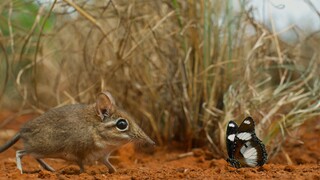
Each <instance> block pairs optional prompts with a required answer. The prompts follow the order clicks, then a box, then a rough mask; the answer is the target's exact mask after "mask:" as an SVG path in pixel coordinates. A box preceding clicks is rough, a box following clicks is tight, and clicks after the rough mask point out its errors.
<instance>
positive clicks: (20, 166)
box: [16, 150, 27, 174]
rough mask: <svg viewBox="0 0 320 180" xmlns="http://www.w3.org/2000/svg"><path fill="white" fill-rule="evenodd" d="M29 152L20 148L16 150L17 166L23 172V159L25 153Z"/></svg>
mask: <svg viewBox="0 0 320 180" xmlns="http://www.w3.org/2000/svg"><path fill="white" fill-rule="evenodd" d="M26 154H27V152H26V151H25V150H18V151H16V163H17V168H18V169H19V170H20V172H21V174H23V171H22V165H21V159H22V157H23V156H24V155H26Z"/></svg>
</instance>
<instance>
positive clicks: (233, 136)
mask: <svg viewBox="0 0 320 180" xmlns="http://www.w3.org/2000/svg"><path fill="white" fill-rule="evenodd" d="M235 136H236V135H235V134H230V135H229V136H228V139H229V140H230V141H234V138H235Z"/></svg>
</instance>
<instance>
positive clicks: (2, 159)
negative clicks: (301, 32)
mask: <svg viewBox="0 0 320 180" xmlns="http://www.w3.org/2000/svg"><path fill="white" fill-rule="evenodd" d="M9 114H10V113H1V114H0V123H1V122H2V121H3V120H4V119H5V118H6V117H8V115H9ZM30 118H31V117H30V116H25V117H23V118H22V119H21V118H19V119H18V120H15V121H13V122H11V123H9V124H7V125H6V126H5V127H3V128H2V129H13V130H15V131H16V130H17V129H18V127H19V126H20V124H21V122H23V121H24V120H25V119H30ZM312 123H316V125H314V124H312V125H311V123H309V124H307V125H305V126H304V128H302V129H303V133H301V134H302V136H301V139H300V140H301V141H300V143H297V142H299V141H292V142H291V141H290V142H288V143H287V145H286V146H285V147H284V151H283V152H286V154H287V157H289V159H290V160H291V163H292V164H291V165H288V158H286V156H285V155H284V154H285V153H281V152H280V153H279V154H278V155H277V156H276V157H275V158H273V159H271V160H270V161H269V162H268V163H267V164H265V165H264V166H263V167H260V168H241V169H235V168H233V167H230V166H229V165H228V164H227V162H226V161H225V160H224V159H212V155H211V154H210V152H209V151H208V150H206V149H205V148H204V149H194V150H192V151H191V152H184V151H181V150H176V149H175V150H169V149H165V148H155V149H154V150H153V151H150V152H149V153H143V152H137V150H135V149H137V148H134V146H133V145H132V144H129V145H126V146H124V147H122V148H121V149H120V150H119V151H118V152H117V153H115V156H116V157H115V158H113V159H111V162H112V163H113V165H114V166H115V167H116V168H117V172H116V173H114V174H109V173H108V170H107V168H106V167H105V166H103V165H99V164H98V165H92V166H86V173H82V174H79V168H78V167H77V166H76V165H70V164H68V163H67V162H65V161H62V160H54V159H47V160H46V162H47V163H48V164H50V165H51V166H52V167H54V168H55V169H56V172H55V173H52V172H48V171H45V170H42V169H41V167H40V166H39V164H38V163H37V162H36V161H35V160H34V159H32V158H31V157H24V158H23V160H22V163H23V169H24V170H25V171H26V173H25V174H20V172H19V171H18V170H17V168H16V163H15V151H16V150H17V149H19V147H21V144H20V143H17V144H16V145H14V146H13V147H11V148H10V149H9V150H7V151H5V152H3V153H1V154H0V179H317V180H320V150H319V148H320V140H319V139H320V121H319V120H315V121H312ZM13 133H14V132H13ZM5 134H7V136H12V135H13V134H12V132H11V133H5ZM4 136H6V135H3V133H1V134H0V144H3V143H4V142H5V141H6V140H7V139H8V138H9V137H4ZM290 160H289V161H290Z"/></svg>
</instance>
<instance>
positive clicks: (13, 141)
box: [0, 133, 20, 153]
mask: <svg viewBox="0 0 320 180" xmlns="http://www.w3.org/2000/svg"><path fill="white" fill-rule="evenodd" d="M19 139H20V133H17V134H16V135H14V136H13V138H12V139H10V140H9V141H8V142H6V143H5V144H4V145H2V146H1V147H0V153H2V152H3V151H5V150H7V149H8V148H9V147H11V146H12V145H14V144H15V143H16V142H17V141H18V140H19Z"/></svg>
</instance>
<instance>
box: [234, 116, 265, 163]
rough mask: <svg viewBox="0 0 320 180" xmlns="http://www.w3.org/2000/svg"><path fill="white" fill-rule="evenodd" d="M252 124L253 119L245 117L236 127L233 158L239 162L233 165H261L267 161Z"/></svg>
mask: <svg viewBox="0 0 320 180" xmlns="http://www.w3.org/2000/svg"><path fill="white" fill-rule="evenodd" d="M254 126H255V124H254V121H253V119H252V118H251V117H247V118H245V119H244V120H243V122H242V123H241V124H240V126H239V128H238V132H237V134H236V136H235V139H234V159H236V160H237V161H238V162H239V163H238V164H236V166H235V167H237V166H239V167H245V166H250V167H255V166H262V165H263V164H264V163H265V162H266V161H267V152H266V149H265V146H264V144H263V143H262V142H261V140H260V139H259V138H258V137H257V136H256V134H255V130H254ZM237 168H238V167H237Z"/></svg>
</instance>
